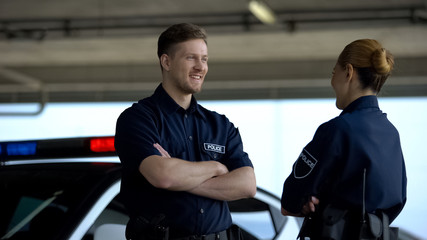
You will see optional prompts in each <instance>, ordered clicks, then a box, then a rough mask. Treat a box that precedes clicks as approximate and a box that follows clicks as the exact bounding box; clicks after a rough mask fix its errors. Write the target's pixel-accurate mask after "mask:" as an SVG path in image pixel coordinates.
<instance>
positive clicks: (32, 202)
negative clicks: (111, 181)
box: [0, 163, 111, 239]
mask: <svg viewBox="0 0 427 240" xmlns="http://www.w3.org/2000/svg"><path fill="white" fill-rule="evenodd" d="M107 168H111V166H105V167H102V166H96V167H94V166H92V167H91V164H89V163H85V164H83V163H79V164H75V163H74V164H38V165H15V166H2V167H0V193H1V198H0V212H1V214H0V238H1V239H64V237H61V236H63V235H64V234H66V233H67V231H71V230H70V229H72V228H70V227H69V226H73V225H76V224H77V223H76V219H79V217H78V216H81V215H83V214H85V212H86V211H87V210H88V209H87V208H88V207H87V206H90V204H87V203H90V202H91V201H95V200H94V199H92V198H95V197H91V196H94V195H97V191H102V190H101V189H102V188H103V187H102V185H101V182H103V181H105V178H106V177H105V175H106V174H105V169H107ZM82 169H84V170H82Z"/></svg>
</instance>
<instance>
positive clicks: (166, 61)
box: [160, 54, 170, 71]
mask: <svg viewBox="0 0 427 240" xmlns="http://www.w3.org/2000/svg"><path fill="white" fill-rule="evenodd" d="M169 60H170V59H169V56H168V55H167V54H162V56H160V64H161V65H162V67H163V69H164V70H166V71H169V69H170V61H169Z"/></svg>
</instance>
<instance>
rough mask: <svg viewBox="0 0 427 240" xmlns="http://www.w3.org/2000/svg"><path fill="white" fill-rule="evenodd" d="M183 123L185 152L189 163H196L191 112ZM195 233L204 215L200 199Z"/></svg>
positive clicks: (193, 124)
mask: <svg viewBox="0 0 427 240" xmlns="http://www.w3.org/2000/svg"><path fill="white" fill-rule="evenodd" d="M183 122H184V131H185V138H186V141H185V142H186V147H187V152H188V156H189V158H190V159H189V160H190V161H198V160H199V159H198V154H197V153H198V151H197V139H196V138H197V133H196V132H195V131H196V129H195V128H196V123H195V119H194V114H193V113H191V112H188V111H187V112H185V113H184V115H183ZM195 207H196V209H195V214H196V226H195V229H196V232H201V228H202V226H203V219H204V214H205V209H204V207H203V203H202V201H201V200H200V199H198V200H197V203H196V206H195Z"/></svg>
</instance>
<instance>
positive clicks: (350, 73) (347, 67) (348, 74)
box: [345, 63, 354, 80]
mask: <svg viewBox="0 0 427 240" xmlns="http://www.w3.org/2000/svg"><path fill="white" fill-rule="evenodd" d="M345 72H346V77H347V80H351V79H352V78H353V74H354V68H353V65H351V64H350V63H348V64H347V65H345Z"/></svg>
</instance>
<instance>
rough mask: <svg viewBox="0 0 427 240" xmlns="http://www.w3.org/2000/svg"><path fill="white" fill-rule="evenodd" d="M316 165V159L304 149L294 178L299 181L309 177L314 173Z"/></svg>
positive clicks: (296, 164) (295, 166) (295, 169)
mask: <svg viewBox="0 0 427 240" xmlns="http://www.w3.org/2000/svg"><path fill="white" fill-rule="evenodd" d="M316 164H317V160H316V158H314V157H313V156H312V155H311V154H310V153H309V152H308V151H307V150H305V149H303V150H302V152H301V154H300V155H299V157H298V160H297V161H296V163H295V165H294V177H295V178H298V179H301V178H305V177H307V176H308V175H309V174H310V173H311V171H313V168H314V167H315V166H316Z"/></svg>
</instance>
